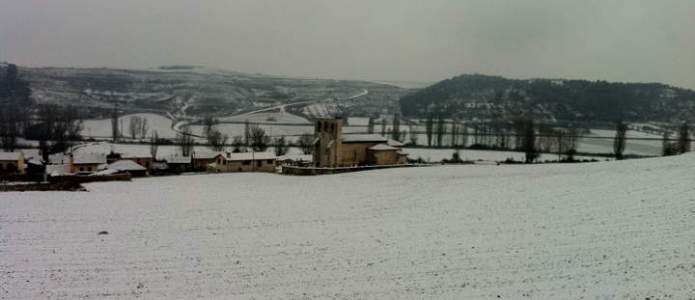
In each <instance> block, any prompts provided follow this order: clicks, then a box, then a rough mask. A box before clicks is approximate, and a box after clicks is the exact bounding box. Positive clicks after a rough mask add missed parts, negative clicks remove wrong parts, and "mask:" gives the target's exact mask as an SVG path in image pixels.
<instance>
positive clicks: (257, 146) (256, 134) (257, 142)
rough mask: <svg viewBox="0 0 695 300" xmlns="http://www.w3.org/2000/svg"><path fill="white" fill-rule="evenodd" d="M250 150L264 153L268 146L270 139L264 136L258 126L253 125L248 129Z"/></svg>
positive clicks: (262, 130) (263, 132) (263, 131)
mask: <svg viewBox="0 0 695 300" xmlns="http://www.w3.org/2000/svg"><path fill="white" fill-rule="evenodd" d="M250 131H251V132H250V135H251V148H253V151H257V152H264V151H265V150H266V149H268V144H270V137H269V136H268V135H266V134H265V130H264V129H263V128H261V127H258V125H253V126H251V128H250Z"/></svg>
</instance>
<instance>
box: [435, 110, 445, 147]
mask: <svg viewBox="0 0 695 300" xmlns="http://www.w3.org/2000/svg"><path fill="white" fill-rule="evenodd" d="M444 135H446V123H445V122H444V116H443V115H442V114H441V113H440V114H439V116H438V117H437V147H438V148H441V147H444Z"/></svg>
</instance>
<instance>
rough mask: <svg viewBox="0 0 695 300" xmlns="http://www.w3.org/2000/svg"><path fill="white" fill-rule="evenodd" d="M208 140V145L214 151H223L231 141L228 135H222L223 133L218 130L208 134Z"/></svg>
mask: <svg viewBox="0 0 695 300" xmlns="http://www.w3.org/2000/svg"><path fill="white" fill-rule="evenodd" d="M207 138H208V144H209V145H210V148H212V150H213V151H223V150H224V148H225V147H226V145H227V140H228V139H229V137H228V136H227V135H226V134H222V132H220V131H219V130H216V129H212V131H210V132H209V133H208V135H207Z"/></svg>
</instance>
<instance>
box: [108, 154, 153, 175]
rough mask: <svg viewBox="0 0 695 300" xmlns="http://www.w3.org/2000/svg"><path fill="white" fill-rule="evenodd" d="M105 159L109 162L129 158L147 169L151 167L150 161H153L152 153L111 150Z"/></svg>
mask: <svg viewBox="0 0 695 300" xmlns="http://www.w3.org/2000/svg"><path fill="white" fill-rule="evenodd" d="M106 160H107V161H108V163H109V164H111V163H114V162H117V161H119V160H130V161H132V162H134V163H136V164H138V165H141V166H143V167H144V168H145V169H147V171H149V170H151V169H152V163H153V162H154V160H153V159H152V155H151V154H149V153H147V154H145V153H115V152H113V151H112V152H111V153H109V155H107V156H106Z"/></svg>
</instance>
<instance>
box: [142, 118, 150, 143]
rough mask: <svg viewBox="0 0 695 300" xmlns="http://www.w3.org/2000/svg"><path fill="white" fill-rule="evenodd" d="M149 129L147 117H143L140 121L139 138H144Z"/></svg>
mask: <svg viewBox="0 0 695 300" xmlns="http://www.w3.org/2000/svg"><path fill="white" fill-rule="evenodd" d="M149 131H150V125H149V124H147V118H145V117H143V118H142V119H141V121H140V138H143V139H144V138H146V137H147V133H148V132H149Z"/></svg>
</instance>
